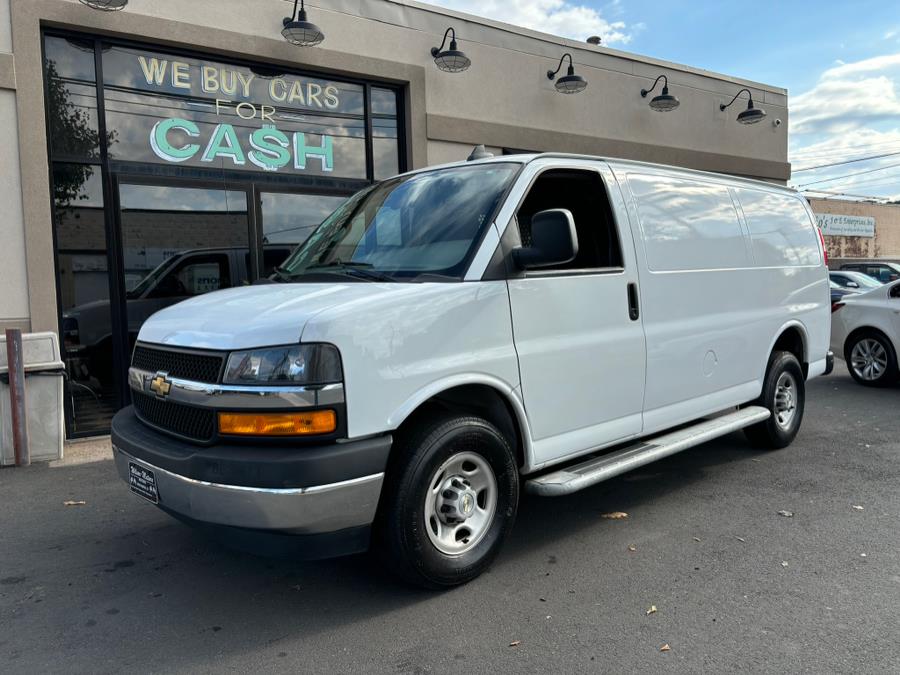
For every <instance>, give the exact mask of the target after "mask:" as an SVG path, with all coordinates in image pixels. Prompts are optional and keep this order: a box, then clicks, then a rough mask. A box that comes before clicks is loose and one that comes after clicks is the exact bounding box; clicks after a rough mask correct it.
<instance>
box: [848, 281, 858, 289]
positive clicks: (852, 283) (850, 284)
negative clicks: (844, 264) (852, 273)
mask: <svg viewBox="0 0 900 675" xmlns="http://www.w3.org/2000/svg"><path fill="white" fill-rule="evenodd" d="M847 288H859V284H858V283H856V282H855V281H848V282H847Z"/></svg>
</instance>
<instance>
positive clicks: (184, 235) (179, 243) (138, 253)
mask: <svg viewBox="0 0 900 675" xmlns="http://www.w3.org/2000/svg"><path fill="white" fill-rule="evenodd" d="M248 203H249V200H248V190H247V189H245V188H240V187H239V188H235V189H229V188H227V187H206V186H203V185H197V186H194V185H192V184H191V183H189V182H185V181H180V183H179V185H178V186H175V185H164V184H155V183H141V182H129V181H127V180H124V179H123V180H120V181H119V182H118V207H119V208H118V213H119V221H118V226H119V237H120V241H121V261H122V262H121V267H122V276H123V283H124V300H125V302H124V305H125V307H124V316H122V317H121V318H120V320H119V321H118V323H119V330H118V334H119V336H120V337H122V338H126V339H127V342H126V344H125V347H126V349H125V354H126V359H127V358H130V356H131V352H132V349H133V347H134V343H135V341H136V339H137V335H138V332H139V331H140V329H141V325H142V324H143V323H144V321H146V320H147V319H148V318H149V317H150V315H152V314H153V313H155V312H158V311H159V310H161V309H163V308H165V307H168V306H170V305H174V304H175V303H177V302H181V301H182V300H186V299H188V298H192V297H195V296H197V295H202V294H204V293H209V292H210V291H217V290H220V289H223V288H231V287H233V286H242V285H246V284H249V283H250V282H251V281H252V280H253V278H254V271H255V269H254V268H255V265H254V264H253V263H252V262H251V261H253V259H254V256H253V255H251V247H250V242H251V241H252V239H253V238H252V236H251V229H250V227H251V222H250V217H249V211H248V208H247V206H248ZM127 367H128V365H127V363H126V364H123V367H122V371H123V372H124V371H125V370H126V369H127ZM126 400H127V396H126Z"/></svg>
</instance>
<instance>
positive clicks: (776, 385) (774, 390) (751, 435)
mask: <svg viewBox="0 0 900 675" xmlns="http://www.w3.org/2000/svg"><path fill="white" fill-rule="evenodd" d="M805 403H806V380H805V378H804V377H803V368H801V367H800V362H799V361H798V360H797V357H796V356H794V355H793V354H792V353H791V352H775V353H774V354H772V357H771V358H770V359H769V367H768V368H767V369H766V378H765V381H764V382H763V390H762V395H761V396H760V397H759V399H757V400H756V401H755V402H754V405H760V406H763V407H764V408H768V409H769V411H770V412H771V413H772V414H771V415H770V416H769V419H767V420H765V421H764V422H759V423H758V424H754V425H753V426H749V427H747V428H746V429H744V434H745V435H746V436H747V439H748V440H749V441H750V443H751V444H752V445H754V446H755V447H757V448H768V449H771V450H778V449H780V448H785V447H787V446H788V445H790V444H791V443H792V442H793V440H794V438H795V437H796V436H797V432H799V431H800V423H801V422H802V421H803V407H804V404H805Z"/></svg>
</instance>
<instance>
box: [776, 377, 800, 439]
mask: <svg viewBox="0 0 900 675" xmlns="http://www.w3.org/2000/svg"><path fill="white" fill-rule="evenodd" d="M774 407H775V410H774V411H773V412H774V414H775V422H776V423H777V424H778V426H780V427H781V428H782V429H787V428H788V427H789V426H790V425H791V422H792V421H793V419H794V415H795V414H796V411H797V381H796V380H795V379H794V376H793V375H791V374H790V373H782V374H781V375H780V376H779V377H778V382H777V383H776V384H775V406H774Z"/></svg>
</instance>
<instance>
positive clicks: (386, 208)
mask: <svg viewBox="0 0 900 675" xmlns="http://www.w3.org/2000/svg"><path fill="white" fill-rule="evenodd" d="M520 167H521V165H520V164H518V163H512V162H510V163H506V162H497V163H488V164H478V165H474V166H460V167H453V168H448V169H437V170H435V171H426V172H424V173H417V174H413V175H410V176H400V177H397V178H392V179H390V180H387V181H384V182H383V183H379V184H378V185H374V186H372V187H370V188H367V189H365V190H363V191H361V192H359V193H357V194H356V195H354V196H353V197H351V198H350V199H349V200H347V201H346V202H344V204H342V205H341V206H340V207H338V209H337V210H336V211H335V212H334V213H332V214H331V215H330V216H329V217H328V218H326V219H325V220H324V221H323V222H322V224H321V225H319V226H318V227H317V228H316V230H315V231H314V232H313V233H312V234H311V235H310V237H309V238H308V239H307V240H306V242H304V243H303V244H301V245H300V246H299V247H298V248H297V249H296V250H295V251H294V252H293V254H291V256H290V257H289V258H288V259H287V260H286V261H285V262H284V263H283V264H282V265H281V267H279V268H278V269H277V270H276V272H275V274H274V275H273V276H272V280H273V281H300V280H302V279H301V278H302V277H304V276H306V277H309V276H312V275H318V274H340V275H344V276H348V277H353V278H358V279H361V280H374V281H414V280H441V279H447V280H458V279H461V278H462V276H463V275H464V274H465V270H466V267H467V266H468V263H469V260H470V258H471V256H472V255H473V254H474V251H475V247H476V246H477V245H478V243H479V242H480V241H481V235H482V233H483V232H484V230H485V228H486V227H487V226H488V225H489V224H490V223H491V220H492V219H493V218H494V216H495V215H496V211H497V209H498V207H499V206H500V203H501V201H502V199H503V196H504V194H505V193H506V190H507V188H508V187H509V185H510V184H511V182H512V180H513V178H514V177H515V175H516V174H517V172H518V170H519V168H520Z"/></svg>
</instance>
